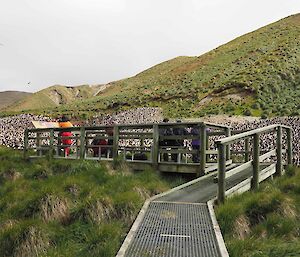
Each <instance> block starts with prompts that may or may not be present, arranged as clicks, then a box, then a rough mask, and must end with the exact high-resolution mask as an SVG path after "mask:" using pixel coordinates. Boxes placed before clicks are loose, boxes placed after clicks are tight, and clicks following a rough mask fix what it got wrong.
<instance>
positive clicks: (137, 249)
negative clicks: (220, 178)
mask: <svg viewBox="0 0 300 257" xmlns="http://www.w3.org/2000/svg"><path fill="white" fill-rule="evenodd" d="M125 256H130V257H143V256H145V257H150V256H151V257H162V256H163V257H192V256H207V257H208V256H210V257H219V256H220V253H219V250H218V244H217V240H216V237H215V235H214V231H213V225H212V221H211V219H210V215H209V210H208V206H207V204H197V203H193V204H186V203H172V202H156V201H154V202H151V203H150V205H149V207H148V210H147V212H146V214H145V216H144V219H143V220H142V222H141V224H140V226H139V229H138V231H137V233H136V236H135V238H134V240H133V241H132V243H131V244H130V246H129V248H128V250H127V252H126V255H125Z"/></svg>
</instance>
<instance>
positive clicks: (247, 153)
mask: <svg viewBox="0 0 300 257" xmlns="http://www.w3.org/2000/svg"><path fill="white" fill-rule="evenodd" d="M249 160H250V139H249V138H245V162H248V161H249Z"/></svg>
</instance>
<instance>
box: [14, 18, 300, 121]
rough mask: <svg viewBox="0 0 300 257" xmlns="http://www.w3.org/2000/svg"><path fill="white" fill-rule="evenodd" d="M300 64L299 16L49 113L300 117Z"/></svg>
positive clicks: (145, 73) (121, 81)
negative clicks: (153, 110)
mask: <svg viewBox="0 0 300 257" xmlns="http://www.w3.org/2000/svg"><path fill="white" fill-rule="evenodd" d="M299 67H300V14H297V15H293V16H290V17H288V18H285V19H283V20H280V21H278V22H276V23H273V24H270V25H268V26H266V27H263V28H261V29H259V30H257V31H254V32H252V33H248V34H246V35H244V36H241V37H239V38H237V39H235V40H233V41H231V42H229V43H227V44H225V45H222V46H220V47H218V48H216V49H214V50H212V51H210V52H208V53H206V54H204V55H201V56H199V57H178V58H175V59H172V60H169V61H167V62H164V63H161V64H158V65H156V66H154V67H152V68H150V69H148V70H146V71H144V72H142V73H140V74H138V75H136V76H134V77H132V78H128V79H124V80H120V81H116V82H112V83H110V87H108V88H107V89H106V90H104V91H101V92H100V93H99V94H98V96H97V97H92V98H89V99H87V100H84V101H80V102H74V103H72V104H70V105H66V106H64V107H62V106H59V107H57V108H56V109H51V110H47V113H49V114H53V115H55V114H56V113H60V112H64V113H69V114H73V115H76V116H83V117H84V116H88V115H89V114H90V113H95V112H110V111H116V110H124V109H129V108H134V107H140V106H158V107H162V108H163V110H164V112H165V114H166V115H168V116H171V117H174V116H185V117H193V116H203V115H207V114H219V113H227V114H244V115H256V116H260V115H261V116H263V117H266V116H272V115H274V116H275V115H276V116H283V115H299V108H300V69H299ZM22 108H23V107H22ZM22 108H19V110H21V109H22ZM28 108H29V106H28ZM23 110H24V108H23Z"/></svg>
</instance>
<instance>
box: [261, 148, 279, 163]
mask: <svg viewBox="0 0 300 257" xmlns="http://www.w3.org/2000/svg"><path fill="white" fill-rule="evenodd" d="M271 156H276V149H274V150H271V151H270V152H267V153H265V154H263V155H261V156H259V162H262V161H264V160H265V159H268V158H270V157H271Z"/></svg>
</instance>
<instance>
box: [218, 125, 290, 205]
mask: <svg viewBox="0 0 300 257" xmlns="http://www.w3.org/2000/svg"><path fill="white" fill-rule="evenodd" d="M283 130H285V131H286V149H283V144H282V141H283ZM272 132H273V133H274V134H276V141H275V142H274V145H275V149H272V150H270V151H266V152H264V153H263V154H261V149H260V135H263V134H267V133H272ZM241 140H244V143H245V150H244V151H240V152H239V153H244V160H245V162H244V163H241V164H240V165H238V166H237V167H235V168H233V169H231V170H229V171H227V172H226V158H227V155H228V148H229V151H231V149H230V146H231V145H232V144H234V143H236V142H238V141H241ZM250 141H251V142H252V149H250ZM216 145H217V148H218V202H220V203H222V202H224V201H225V192H226V188H225V186H226V185H225V184H226V179H228V178H229V177H231V176H233V175H235V174H237V173H239V172H242V171H245V170H247V169H252V177H251V178H250V179H248V180H249V183H248V184H250V188H251V189H253V190H255V189H258V187H259V183H260V182H261V181H262V180H264V179H266V178H268V177H270V176H272V175H273V174H276V175H278V176H281V175H282V174H283V154H285V153H286V155H287V158H286V163H285V164H286V165H289V164H292V128H291V127H288V126H284V125H270V126H267V127H264V128H258V129H254V130H251V131H247V132H243V133H240V134H236V135H233V136H229V137H226V138H224V139H220V140H217V141H216ZM232 152H234V151H232ZM250 156H251V157H252V159H251V160H250ZM274 157H276V161H274V160H272V158H274ZM267 159H269V160H270V161H268V162H266V160H267ZM262 165H264V169H263V170H261V166H262ZM245 182H247V181H245ZM244 184H245V183H244ZM241 185H242V184H241ZM245 186H246V187H247V186H249V185H247V183H246V184H245ZM237 190H238V188H237Z"/></svg>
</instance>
